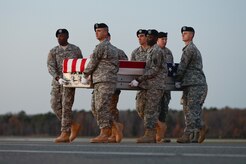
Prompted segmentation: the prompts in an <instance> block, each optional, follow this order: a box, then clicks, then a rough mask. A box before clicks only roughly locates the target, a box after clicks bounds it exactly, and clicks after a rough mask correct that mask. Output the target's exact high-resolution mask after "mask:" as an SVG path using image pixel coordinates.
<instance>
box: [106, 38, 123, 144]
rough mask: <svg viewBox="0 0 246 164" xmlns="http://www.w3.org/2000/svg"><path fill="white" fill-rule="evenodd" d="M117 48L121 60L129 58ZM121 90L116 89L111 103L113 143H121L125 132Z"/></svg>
mask: <svg viewBox="0 0 246 164" xmlns="http://www.w3.org/2000/svg"><path fill="white" fill-rule="evenodd" d="M108 39H109V41H110V40H111V35H110V33H108ZM115 48H116V49H117V50H118V59H119V60H128V57H127V55H126V54H125V52H124V51H123V50H121V49H118V48H117V47H115ZM120 92H121V90H119V89H116V90H115V92H114V94H113V96H112V100H111V104H110V111H111V113H112V116H113V124H112V133H111V136H110V137H109V138H108V141H109V142H111V143H115V142H117V143H119V142H121V140H122V137H123V133H122V130H123V124H121V123H119V110H118V109H117V104H118V101H119V96H120Z"/></svg>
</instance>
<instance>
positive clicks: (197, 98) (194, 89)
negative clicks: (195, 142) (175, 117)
mask: <svg viewBox="0 0 246 164" xmlns="http://www.w3.org/2000/svg"><path fill="white" fill-rule="evenodd" d="M207 92H208V87H207V85H205V86H189V87H184V89H183V96H182V99H181V104H182V105H183V111H184V117H185V129H184V132H185V133H193V132H198V131H199V129H200V128H201V127H202V118H201V116H202V105H203V103H204V101H205V99H206V96H207Z"/></svg>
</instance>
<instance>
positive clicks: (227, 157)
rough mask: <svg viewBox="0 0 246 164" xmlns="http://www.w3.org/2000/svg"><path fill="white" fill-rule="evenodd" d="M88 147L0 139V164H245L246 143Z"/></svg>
mask: <svg viewBox="0 0 246 164" xmlns="http://www.w3.org/2000/svg"><path fill="white" fill-rule="evenodd" d="M135 140H136V139H124V140H123V141H122V142H121V143H120V144H109V143H106V144H92V143H89V138H79V139H77V140H75V141H74V142H73V143H70V144H55V143H54V142H53V138H28V137H26V138H16V137H0V164H83V163H85V164H99V163H100V164H103V163H106V164H133V163H134V164H138V163H141V164H145V163H150V164H155V163H162V164H168V163H177V164H178V163H182V164H192V163H194V164H195V163H198V164H205V163H209V164H213V163H216V164H246V140H206V141H205V142H204V143H203V144H178V143H176V142H175V141H176V140H174V139H172V142H171V143H161V144H137V143H135Z"/></svg>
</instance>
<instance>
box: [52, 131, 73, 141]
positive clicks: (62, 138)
mask: <svg viewBox="0 0 246 164" xmlns="http://www.w3.org/2000/svg"><path fill="white" fill-rule="evenodd" d="M69 136H70V133H69V132H61V135H60V136H59V137H57V138H56V139H55V143H61V142H69Z"/></svg>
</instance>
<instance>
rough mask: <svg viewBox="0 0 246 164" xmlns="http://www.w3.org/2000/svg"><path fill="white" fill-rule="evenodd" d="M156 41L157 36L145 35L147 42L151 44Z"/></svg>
mask: <svg viewBox="0 0 246 164" xmlns="http://www.w3.org/2000/svg"><path fill="white" fill-rule="evenodd" d="M156 42H157V37H156V36H153V35H147V44H148V45H149V46H153V45H154V44H156Z"/></svg>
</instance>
